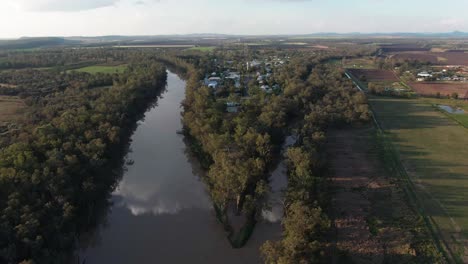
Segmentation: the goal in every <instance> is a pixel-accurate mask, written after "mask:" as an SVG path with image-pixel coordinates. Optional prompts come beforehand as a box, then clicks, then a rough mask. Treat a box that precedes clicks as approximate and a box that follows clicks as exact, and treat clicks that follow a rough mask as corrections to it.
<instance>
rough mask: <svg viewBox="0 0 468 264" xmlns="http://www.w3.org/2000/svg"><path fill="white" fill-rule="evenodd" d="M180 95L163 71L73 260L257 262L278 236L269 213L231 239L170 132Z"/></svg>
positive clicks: (177, 121) (180, 84)
mask: <svg viewBox="0 0 468 264" xmlns="http://www.w3.org/2000/svg"><path fill="white" fill-rule="evenodd" d="M184 97H185V82H184V81H183V80H182V79H180V78H179V77H178V76H177V75H176V74H174V73H171V72H169V73H168V81H167V89H166V91H165V92H163V93H162V95H161V97H160V98H158V100H157V103H156V104H155V105H154V107H152V108H151V109H150V110H148V111H147V113H146V114H145V117H144V119H143V120H141V121H140V122H139V124H138V128H137V130H136V131H135V133H134V135H133V136H132V142H131V145H130V149H131V151H130V152H129V153H128V156H127V159H128V160H131V161H133V164H131V165H130V164H129V165H127V167H128V169H127V171H126V172H125V173H124V175H123V178H122V180H121V182H120V184H119V185H118V187H117V188H116V190H115V191H114V193H113V195H112V198H111V200H112V206H111V208H110V209H109V212H108V214H107V217H105V220H104V221H103V222H104V223H102V225H101V226H100V227H99V228H98V229H97V230H96V231H95V232H94V233H93V234H90V235H89V237H88V238H87V239H86V240H87V242H86V243H83V242H82V243H81V244H82V245H80V249H79V250H78V252H77V255H78V256H79V260H77V262H78V263H80V264H82V263H86V264H98V263H99V264H101V263H112V264H131V263H204V264H209V263H260V254H259V250H258V249H259V247H260V246H261V245H262V244H263V242H264V241H266V240H268V239H277V238H278V237H279V236H280V233H281V228H280V224H279V221H278V217H272V216H270V217H272V218H274V220H275V221H274V223H270V222H268V221H260V222H259V223H258V224H257V225H256V228H255V230H254V233H253V234H252V237H251V239H250V240H249V242H248V243H247V245H246V246H245V247H244V248H242V249H233V248H232V247H231V246H230V244H229V242H228V240H227V238H226V234H225V232H224V231H223V228H222V226H221V224H219V223H218V221H217V219H216V217H215V214H214V210H213V207H212V203H211V200H210V197H209V195H208V194H207V192H206V188H205V185H204V183H203V182H202V181H201V180H200V178H199V176H198V175H199V169H198V164H197V162H196V161H195V160H194V158H193V157H191V156H190V154H189V153H188V150H187V146H186V145H185V143H184V139H183V136H181V135H178V134H177V133H176V131H178V130H180V129H181V128H182V125H181V115H180V112H181V110H182V109H181V107H180V103H181V101H182V100H183V99H184ZM280 167H281V166H280Z"/></svg>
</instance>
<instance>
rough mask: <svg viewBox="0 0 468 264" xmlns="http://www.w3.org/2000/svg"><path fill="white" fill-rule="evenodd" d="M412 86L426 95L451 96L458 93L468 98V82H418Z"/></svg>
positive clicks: (459, 96)
mask: <svg viewBox="0 0 468 264" xmlns="http://www.w3.org/2000/svg"><path fill="white" fill-rule="evenodd" d="M410 86H411V87H412V88H413V90H414V91H415V92H417V93H418V94H420V95H424V96H436V95H440V96H445V97H450V96H452V95H453V94H454V93H456V94H457V95H458V98H464V99H468V83H448V82H416V83H411V84H410Z"/></svg>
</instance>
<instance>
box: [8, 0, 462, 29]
mask: <svg viewBox="0 0 468 264" xmlns="http://www.w3.org/2000/svg"><path fill="white" fill-rule="evenodd" d="M467 14H468V0H445V1H440V0H437V1H435V0H0V38H17V37H22V36H30V37H33V36H102V35H166V34H191V33H220V34H246V35H264V34H265V35H270V34H309V33H318V32H337V33H349V32H363V33H376V32H377V33H380V32H382V33H387V32H451V31H455V30H457V31H464V32H468V15H467Z"/></svg>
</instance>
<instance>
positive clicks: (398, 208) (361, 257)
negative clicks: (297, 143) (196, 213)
mask: <svg viewBox="0 0 468 264" xmlns="http://www.w3.org/2000/svg"><path fill="white" fill-rule="evenodd" d="M372 133H373V128H372V127H366V128H359V129H356V128H353V129H344V130H335V131H331V132H330V133H329V137H328V146H327V150H328V156H329V163H330V173H331V176H332V178H331V183H330V184H331V187H332V189H333V197H332V201H331V206H330V207H331V212H330V213H331V217H332V226H333V227H332V234H331V237H332V239H331V240H332V243H331V251H330V252H331V261H332V263H405V262H408V261H411V259H412V258H414V255H415V252H414V250H413V249H412V248H411V240H412V234H411V233H410V232H408V231H405V230H404V228H401V227H399V226H398V225H396V224H395V222H397V221H398V219H400V218H401V217H404V216H405V214H406V213H407V212H409V207H408V206H407V205H406V203H405V200H404V196H403V193H401V192H400V191H399V190H398V188H397V187H396V185H395V184H393V183H392V182H391V180H390V179H388V178H387V176H386V172H385V170H384V167H383V165H382V164H381V162H380V160H379V158H378V152H377V149H376V148H375V146H374V145H375V144H373V142H374V141H373V138H372V135H373V134H372Z"/></svg>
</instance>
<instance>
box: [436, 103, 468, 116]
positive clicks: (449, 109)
mask: <svg viewBox="0 0 468 264" xmlns="http://www.w3.org/2000/svg"><path fill="white" fill-rule="evenodd" d="M437 106H438V107H439V108H440V109H442V110H444V111H445V112H447V113H450V114H457V115H461V114H464V113H465V110H463V109H461V108H455V107H451V106H448V105H437Z"/></svg>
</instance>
